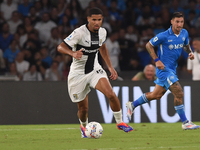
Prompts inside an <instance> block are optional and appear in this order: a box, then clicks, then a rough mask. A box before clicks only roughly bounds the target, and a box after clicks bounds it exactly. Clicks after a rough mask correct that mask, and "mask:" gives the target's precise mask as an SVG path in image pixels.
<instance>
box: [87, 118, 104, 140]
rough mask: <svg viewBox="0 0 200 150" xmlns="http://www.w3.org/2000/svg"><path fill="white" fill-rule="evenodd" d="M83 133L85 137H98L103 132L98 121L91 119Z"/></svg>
mask: <svg viewBox="0 0 200 150" xmlns="http://www.w3.org/2000/svg"><path fill="white" fill-rule="evenodd" d="M85 134H86V136H87V138H95V139H98V138H100V137H101V136H102V134H103V127H102V126H101V124H100V123H98V122H95V121H92V122H90V123H88V124H87V125H86V127H85Z"/></svg>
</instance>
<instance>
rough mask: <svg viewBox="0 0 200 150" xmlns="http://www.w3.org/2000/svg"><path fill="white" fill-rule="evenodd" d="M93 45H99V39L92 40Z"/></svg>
mask: <svg viewBox="0 0 200 150" xmlns="http://www.w3.org/2000/svg"><path fill="white" fill-rule="evenodd" d="M91 43H92V45H98V44H99V41H91Z"/></svg>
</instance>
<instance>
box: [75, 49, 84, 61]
mask: <svg viewBox="0 0 200 150" xmlns="http://www.w3.org/2000/svg"><path fill="white" fill-rule="evenodd" d="M82 51H83V48H81V49H80V50H78V51H75V52H73V55H72V57H74V58H75V59H78V60H80V59H81V57H82V55H83V52H82Z"/></svg>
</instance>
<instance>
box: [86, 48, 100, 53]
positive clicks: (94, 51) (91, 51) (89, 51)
mask: <svg viewBox="0 0 200 150" xmlns="http://www.w3.org/2000/svg"><path fill="white" fill-rule="evenodd" d="M98 50H99V49H98V48H97V49H94V50H87V49H85V48H84V49H83V51H84V52H86V53H96V52H97V51H98Z"/></svg>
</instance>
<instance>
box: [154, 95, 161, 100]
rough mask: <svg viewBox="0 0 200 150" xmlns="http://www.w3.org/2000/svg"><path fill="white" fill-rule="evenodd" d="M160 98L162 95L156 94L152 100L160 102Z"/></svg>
mask: <svg viewBox="0 0 200 150" xmlns="http://www.w3.org/2000/svg"><path fill="white" fill-rule="evenodd" d="M162 96H163V94H156V95H155V96H154V99H157V100H160V99H161V97H162Z"/></svg>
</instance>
